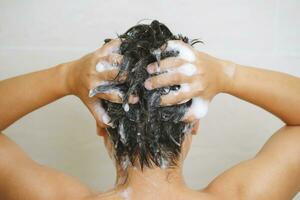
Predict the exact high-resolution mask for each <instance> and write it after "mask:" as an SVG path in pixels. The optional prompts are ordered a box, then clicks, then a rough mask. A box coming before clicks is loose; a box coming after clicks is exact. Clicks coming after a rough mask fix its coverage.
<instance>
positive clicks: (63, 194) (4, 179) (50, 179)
mask: <svg viewBox="0 0 300 200" xmlns="http://www.w3.org/2000/svg"><path fill="white" fill-rule="evenodd" d="M89 193H90V192H89V190H88V189H87V188H86V187H85V186H83V185H82V184H80V183H79V182H78V181H77V180H76V179H74V178H72V177H69V176H66V175H64V174H62V173H59V172H57V171H55V170H53V169H50V168H47V167H44V166H42V165H39V164H37V163H36V162H34V161H33V160H32V159H30V158H29V157H28V156H27V155H26V154H25V153H24V152H23V151H22V150H21V149H20V148H19V147H18V146H17V145H16V144H15V143H14V142H13V141H11V140H10V139H9V138H8V137H6V136H5V135H3V134H0V199H10V200H18V199H32V200H35V199H38V200H44V199H45V200H46V199H75V198H76V199H77V198H82V197H85V196H87V195H88V194H89Z"/></svg>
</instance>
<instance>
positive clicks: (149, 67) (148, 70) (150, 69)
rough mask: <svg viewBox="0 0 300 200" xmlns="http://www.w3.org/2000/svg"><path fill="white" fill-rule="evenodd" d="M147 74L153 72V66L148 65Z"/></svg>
mask: <svg viewBox="0 0 300 200" xmlns="http://www.w3.org/2000/svg"><path fill="white" fill-rule="evenodd" d="M147 72H148V73H150V74H151V73H153V72H154V66H153V64H150V65H148V67H147Z"/></svg>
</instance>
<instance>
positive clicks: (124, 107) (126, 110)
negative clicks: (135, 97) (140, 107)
mask: <svg viewBox="0 0 300 200" xmlns="http://www.w3.org/2000/svg"><path fill="white" fill-rule="evenodd" d="M123 109H124V111H125V112H128V111H129V105H128V103H126V104H125V105H124V106H123Z"/></svg>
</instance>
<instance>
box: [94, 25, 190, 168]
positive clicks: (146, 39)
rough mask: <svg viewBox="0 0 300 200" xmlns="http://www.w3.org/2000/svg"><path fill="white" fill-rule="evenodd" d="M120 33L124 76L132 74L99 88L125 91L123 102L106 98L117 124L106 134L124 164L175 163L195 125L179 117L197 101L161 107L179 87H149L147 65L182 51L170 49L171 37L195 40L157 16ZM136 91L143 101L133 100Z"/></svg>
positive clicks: (161, 164)
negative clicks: (162, 98) (165, 97)
mask: <svg viewBox="0 0 300 200" xmlns="http://www.w3.org/2000/svg"><path fill="white" fill-rule="evenodd" d="M119 38H120V39H121V41H122V43H121V46H120V52H119V53H120V54H121V55H123V61H122V63H121V64H120V73H119V75H122V74H124V73H125V74H126V75H127V79H126V81H125V82H122V83H118V84H115V83H112V84H108V85H102V86H99V88H98V90H99V91H100V90H101V89H102V90H108V89H117V90H119V91H121V92H122V93H123V94H124V102H123V104H118V103H113V102H110V101H106V100H102V105H103V107H104V109H105V110H106V111H107V113H108V115H109V116H110V118H111V123H112V124H113V127H109V128H107V133H108V136H109V138H110V141H111V143H112V145H113V147H114V148H113V153H114V157H115V159H116V161H117V163H118V164H120V165H121V166H122V167H123V168H126V167H127V166H128V165H136V164H137V165H139V166H140V167H141V168H142V169H143V167H144V166H146V167H150V168H151V167H154V166H158V167H172V166H176V162H177V160H178V156H179V154H180V151H181V145H182V142H183V140H184V137H185V134H186V133H188V130H189V129H190V127H191V124H187V123H185V122H182V121H180V120H181V118H182V117H183V115H184V114H185V112H186V111H187V109H188V108H189V106H190V105H191V102H192V100H189V101H187V102H185V103H182V104H177V105H173V106H165V107H161V106H160V105H159V104H160V96H161V95H165V94H168V93H169V92H172V91H176V90H178V89H179V88H180V86H179V85H175V86H171V87H165V88H159V89H154V90H147V89H146V88H145V87H144V82H145V80H146V79H147V78H149V77H150V76H153V75H150V74H148V73H147V71H146V67H147V65H148V64H150V63H153V62H158V63H159V61H160V60H161V59H164V58H167V57H170V56H177V55H178V53H179V52H176V51H167V50H166V46H167V42H168V41H169V40H181V41H183V42H185V43H191V42H190V41H189V39H188V38H187V37H183V36H181V35H173V34H172V32H171V31H170V30H169V29H168V28H167V27H166V26H165V25H164V24H162V23H160V22H158V21H156V20H155V21H152V23H151V24H149V25H147V24H138V25H136V26H134V27H132V28H130V29H129V30H128V31H126V32H125V33H124V34H122V35H120V36H119ZM107 41H109V40H106V42H107ZM192 42H193V41H192ZM159 73H163V72H159ZM159 73H156V74H154V75H157V74H159ZM131 94H134V95H137V96H138V97H139V102H138V103H136V104H128V98H129V95H131Z"/></svg>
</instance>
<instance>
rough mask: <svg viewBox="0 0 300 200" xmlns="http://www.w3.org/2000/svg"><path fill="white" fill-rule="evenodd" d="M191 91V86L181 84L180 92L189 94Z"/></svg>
mask: <svg viewBox="0 0 300 200" xmlns="http://www.w3.org/2000/svg"><path fill="white" fill-rule="evenodd" d="M190 90H191V87H190V84H188V83H182V84H180V89H179V91H180V92H189V91H190Z"/></svg>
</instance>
